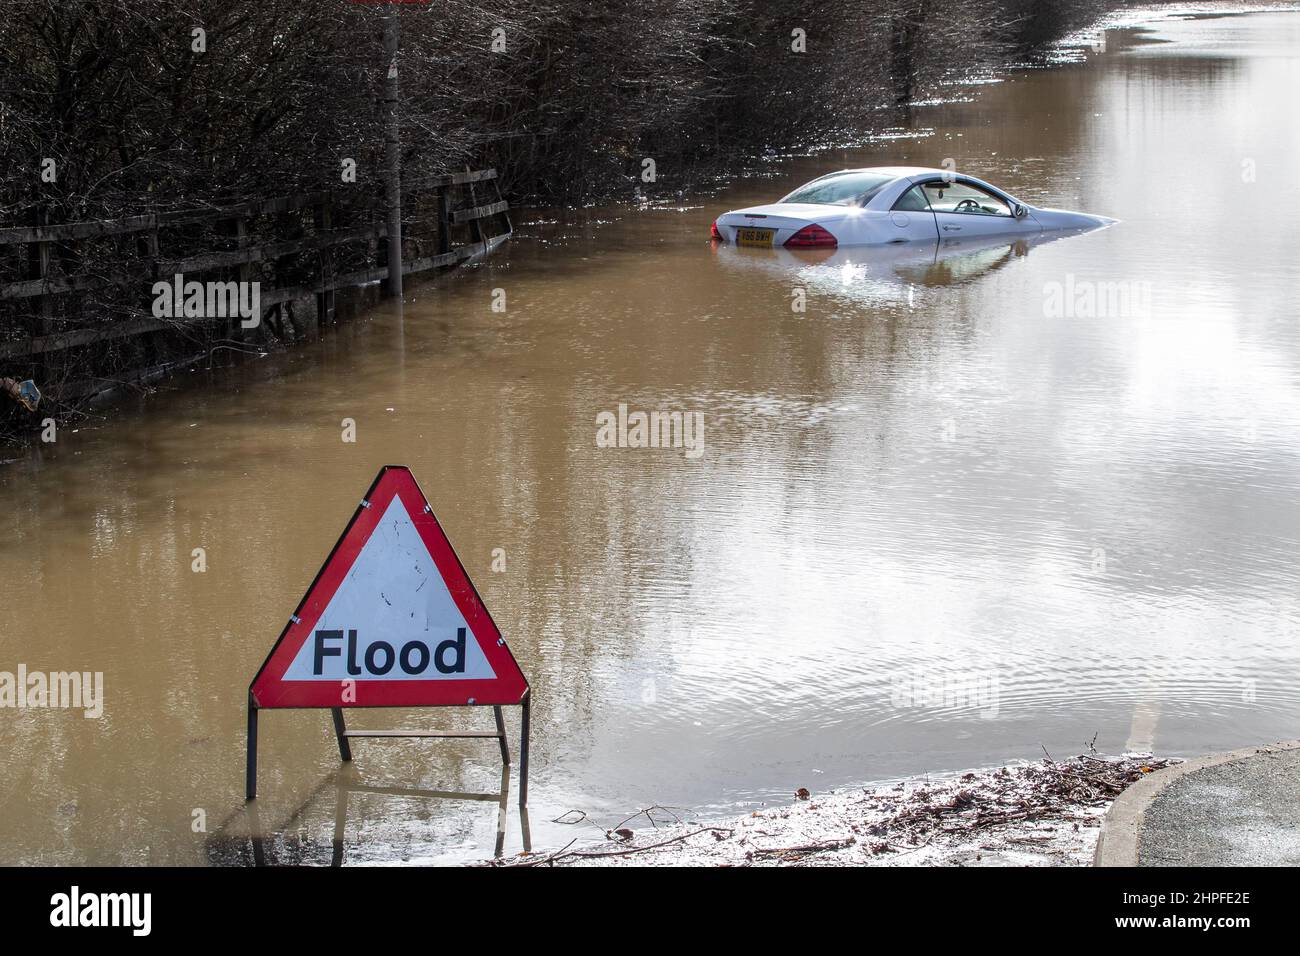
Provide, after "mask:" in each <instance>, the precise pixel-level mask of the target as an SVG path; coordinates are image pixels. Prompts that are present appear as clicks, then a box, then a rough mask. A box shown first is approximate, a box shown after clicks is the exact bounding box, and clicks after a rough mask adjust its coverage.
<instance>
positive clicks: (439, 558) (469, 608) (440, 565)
mask: <svg viewBox="0 0 1300 956" xmlns="http://www.w3.org/2000/svg"><path fill="white" fill-rule="evenodd" d="M426 588H427V589H429V590H427V591H426ZM417 615H419V617H417ZM424 635H428V636H427V637H425V636H424ZM452 635H454V636H452ZM531 698H532V694H531V688H530V687H529V684H528V679H527V678H526V677H525V676H524V674H523V671H522V670H520V668H519V665H518V663H517V662H516V661H515V658H514V655H513V654H511V652H510V648H509V647H508V646H507V645H506V641H505V638H504V637H503V636H502V635H501V631H500V629H499V628H498V627H497V625H496V622H495V621H494V620H493V619H492V615H491V614H490V613H489V612H488V610H487V607H486V606H485V605H484V604H483V601H482V599H481V598H480V597H479V593H478V590H477V589H476V588H475V587H474V583H473V581H471V580H470V577H469V574H468V573H467V572H466V571H465V566H464V564H463V563H462V562H461V560H460V557H459V556H458V555H457V554H456V551H455V549H454V548H453V547H452V546H451V542H450V541H449V540H448V539H447V535H446V533H445V532H444V531H443V529H442V525H441V524H440V523H439V522H438V519H437V517H436V516H435V515H434V513H433V508H432V507H431V506H430V505H429V502H428V499H427V498H426V497H425V496H424V493H423V492H422V491H421V490H420V486H419V484H418V483H417V482H416V480H415V477H414V475H412V474H411V470H410V469H409V468H407V467H406V466H405V465H385V466H384V467H382V468H381V469H380V470H379V474H378V475H376V476H375V479H374V481H373V482H371V484H370V488H369V489H368V490H367V491H366V494H365V497H364V498H362V499H361V503H360V504H359V505H357V509H356V511H355V512H354V513H353V515H352V518H351V520H350V521H349V522H348V524H347V527H345V528H344V529H343V533H342V534H341V535H340V536H339V539H338V541H337V542H336V543H335V545H334V547H333V548H332V549H331V550H330V553H329V555H328V556H327V557H326V559H325V562H324V564H322V565H321V568H320V570H319V571H318V572H317V573H316V577H315V579H314V580H313V581H312V583H311V586H310V587H309V588H308V589H307V593H306V594H305V595H304V596H303V598H302V600H301V601H300V602H299V603H298V607H297V609H296V610H295V611H294V613H293V614H292V615H290V617H289V621H288V623H287V624H285V626H284V629H283V630H282V631H281V632H280V636H279V638H278V639H277V640H276V642H275V644H274V645H273V646H272V647H271V650H270V652H269V653H268V654H267V656H266V660H264V661H263V662H262V666H261V667H260V668H259V669H258V671H257V674H256V675H255V676H254V677H253V680H252V681H251V682H250V683H249V686H248V735H247V763H246V768H245V798H246V799H247V800H254V799H256V797H257V733H258V715H259V713H260V712H261V711H262V710H288V709H328V710H329V711H330V714H331V717H332V718H333V724H334V736H335V739H336V741H337V743H338V748H339V757H340V759H342V760H343V761H344V762H350V761H351V760H352V745H351V741H352V740H353V739H356V738H362V737H370V738H381V739H394V738H397V739H400V738H417V739H456V738H459V739H487V740H496V741H497V743H498V746H499V747H500V751H501V761H502V765H503V766H504V767H507V768H508V767H509V765H510V746H509V741H508V739H507V736H506V726H505V716H504V714H503V712H502V707H507V706H518V707H519V708H520V752H519V753H520V755H519V806H520V807H525V806H527V804H528V756H529V755H528V750H529V738H530V736H531V726H530V725H531ZM349 707H357V708H374V707H389V708H392V707H403V708H423V707H491V708H492V710H493V716H494V718H495V722H496V730H495V731H431V730H430V731H426V730H349V729H348V728H347V724H346V721H345V720H344V716H343V711H344V709H345V708H349Z"/></svg>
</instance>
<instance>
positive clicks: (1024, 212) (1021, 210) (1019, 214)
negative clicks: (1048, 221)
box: [1016, 203, 1029, 219]
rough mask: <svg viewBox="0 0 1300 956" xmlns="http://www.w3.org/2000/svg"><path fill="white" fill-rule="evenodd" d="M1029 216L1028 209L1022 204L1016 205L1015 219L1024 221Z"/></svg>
mask: <svg viewBox="0 0 1300 956" xmlns="http://www.w3.org/2000/svg"><path fill="white" fill-rule="evenodd" d="M1028 215H1029V207H1028V206H1026V205H1025V204H1024V203H1016V218H1017V219H1024V218H1025V217H1026V216H1028Z"/></svg>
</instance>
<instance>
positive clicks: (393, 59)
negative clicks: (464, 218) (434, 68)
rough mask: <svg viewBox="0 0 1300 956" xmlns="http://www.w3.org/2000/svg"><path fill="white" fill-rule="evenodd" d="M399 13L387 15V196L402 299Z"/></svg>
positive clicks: (394, 292)
mask: <svg viewBox="0 0 1300 956" xmlns="http://www.w3.org/2000/svg"><path fill="white" fill-rule="evenodd" d="M398 46H399V41H398V20H397V11H396V10H393V9H392V8H389V9H388V10H387V11H386V12H385V14H384V57H385V59H386V60H387V61H388V62H387V70H388V73H387V78H386V79H385V80H384V195H385V197H386V200H387V204H388V294H389V295H390V296H393V297H395V298H399V299H400V298H401V297H402V156H401V141H400V139H399V128H398V116H397V50H398Z"/></svg>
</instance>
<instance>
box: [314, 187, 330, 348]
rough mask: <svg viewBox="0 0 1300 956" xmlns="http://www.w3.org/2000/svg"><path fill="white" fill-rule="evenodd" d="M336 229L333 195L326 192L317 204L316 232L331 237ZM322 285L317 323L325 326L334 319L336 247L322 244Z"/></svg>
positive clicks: (319, 294) (318, 294) (317, 296)
mask: <svg viewBox="0 0 1300 956" xmlns="http://www.w3.org/2000/svg"><path fill="white" fill-rule="evenodd" d="M333 230H334V204H333V197H332V196H331V195H329V194H326V196H325V198H324V199H323V200H321V202H320V203H319V204H318V205H317V206H316V234H317V235H318V236H323V237H325V238H330V233H331V232H333ZM320 285H321V291H320V292H318V293H316V325H317V326H318V327H323V326H325V325H328V324H329V323H330V322H333V321H334V247H333V246H332V245H328V246H322V247H321V251H320Z"/></svg>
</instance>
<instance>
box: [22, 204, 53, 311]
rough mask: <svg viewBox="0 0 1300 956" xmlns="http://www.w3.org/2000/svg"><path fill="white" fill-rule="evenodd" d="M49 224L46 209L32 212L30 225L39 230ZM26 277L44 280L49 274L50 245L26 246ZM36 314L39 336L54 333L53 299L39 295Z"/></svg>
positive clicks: (45, 295)
mask: <svg viewBox="0 0 1300 956" xmlns="http://www.w3.org/2000/svg"><path fill="white" fill-rule="evenodd" d="M48 222H49V213H48V211H47V210H46V209H44V208H43V207H42V208H38V209H36V210H35V211H34V212H33V219H32V224H33V225H34V226H36V227H37V228H40V227H42V226H44V225H46V224H48ZM28 270H29V271H28V277H29V278H32V279H41V280H45V279H47V278H49V274H50V244H49V243H48V242H45V241H38V242H33V243H29V245H28ZM36 314H37V317H38V324H37V328H38V329H39V330H40V333H41V335H49V334H50V333H51V332H53V331H54V298H53V297H52V296H50V295H48V294H46V293H44V292H42V293H41V296H40V299H39V300H38V301H37V305H36Z"/></svg>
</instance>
